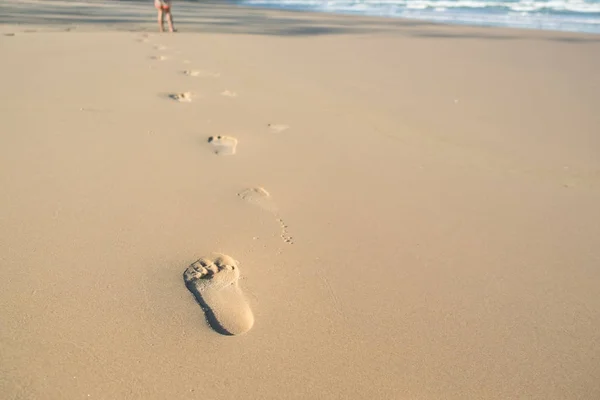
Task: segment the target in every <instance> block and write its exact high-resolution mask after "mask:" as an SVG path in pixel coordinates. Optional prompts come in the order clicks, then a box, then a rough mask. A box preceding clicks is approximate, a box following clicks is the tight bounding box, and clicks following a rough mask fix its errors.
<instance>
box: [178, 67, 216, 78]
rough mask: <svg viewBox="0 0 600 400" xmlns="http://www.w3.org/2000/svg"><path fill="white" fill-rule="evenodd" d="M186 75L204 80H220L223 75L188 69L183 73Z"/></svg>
mask: <svg viewBox="0 0 600 400" xmlns="http://www.w3.org/2000/svg"><path fill="white" fill-rule="evenodd" d="M183 74H184V75H187V76H193V77H202V78H218V77H219V76H221V74H219V73H216V72H210V71H202V70H198V69H188V70H185V71H183Z"/></svg>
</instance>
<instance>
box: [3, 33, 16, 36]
mask: <svg viewBox="0 0 600 400" xmlns="http://www.w3.org/2000/svg"><path fill="white" fill-rule="evenodd" d="M4 36H15V34H14V33H5V34H4Z"/></svg>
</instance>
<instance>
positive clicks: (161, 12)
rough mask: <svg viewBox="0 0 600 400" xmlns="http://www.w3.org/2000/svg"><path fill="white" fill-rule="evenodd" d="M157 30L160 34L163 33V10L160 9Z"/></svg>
mask: <svg viewBox="0 0 600 400" xmlns="http://www.w3.org/2000/svg"><path fill="white" fill-rule="evenodd" d="M158 30H159V31H161V32H164V31H165V29H164V27H163V10H162V9H160V8H159V9H158Z"/></svg>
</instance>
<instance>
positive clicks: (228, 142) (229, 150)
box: [208, 136, 238, 156]
mask: <svg viewBox="0 0 600 400" xmlns="http://www.w3.org/2000/svg"><path fill="white" fill-rule="evenodd" d="M208 143H210V144H211V145H212V147H213V150H214V152H215V154H218V155H220V156H229V155H233V154H235V149H236V147H237V143H238V141H237V139H236V138H234V137H231V136H211V137H209V138H208Z"/></svg>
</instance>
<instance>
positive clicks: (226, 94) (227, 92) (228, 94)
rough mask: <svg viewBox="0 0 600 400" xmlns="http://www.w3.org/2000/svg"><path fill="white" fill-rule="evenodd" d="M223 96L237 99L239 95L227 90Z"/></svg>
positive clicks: (222, 93)
mask: <svg viewBox="0 0 600 400" xmlns="http://www.w3.org/2000/svg"><path fill="white" fill-rule="evenodd" d="M221 96H225V97H237V93H236V92H232V91H230V90H226V91H224V92H221Z"/></svg>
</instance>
